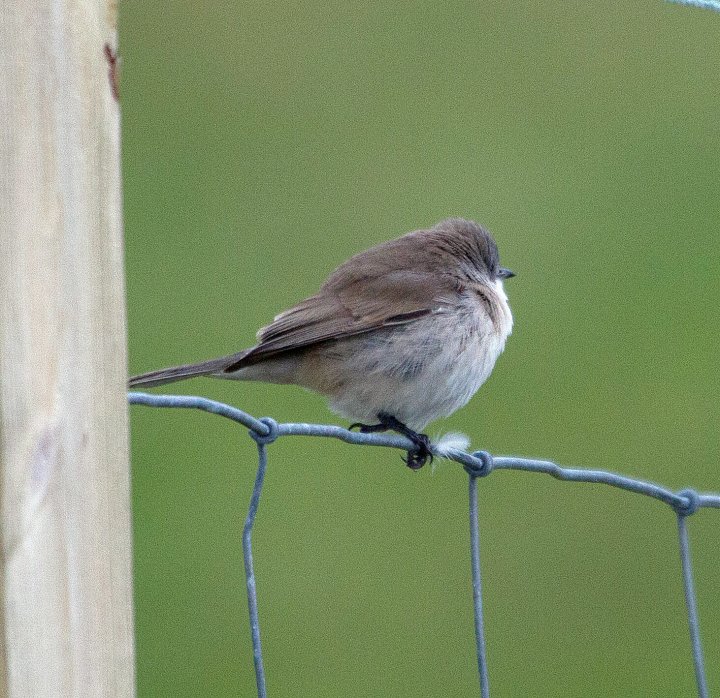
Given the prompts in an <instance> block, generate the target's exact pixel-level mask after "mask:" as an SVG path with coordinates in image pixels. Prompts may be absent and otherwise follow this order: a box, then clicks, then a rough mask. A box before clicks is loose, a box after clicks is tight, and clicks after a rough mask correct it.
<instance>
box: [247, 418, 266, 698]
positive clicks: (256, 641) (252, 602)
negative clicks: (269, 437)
mask: <svg viewBox="0 0 720 698" xmlns="http://www.w3.org/2000/svg"><path fill="white" fill-rule="evenodd" d="M251 433H253V434H254V433H255V432H251ZM259 438H262V437H259ZM256 441H257V448H258V469H257V475H256V476H255V485H254V486H253V491H252V495H251V497H250V506H249V507H248V513H247V518H246V519H245V525H244V526H243V536H242V542H243V558H244V561H245V586H246V587H247V597H248V611H249V613H250V634H251V636H252V644H253V662H254V663H255V681H256V683H257V692H258V698H266V696H267V689H266V688H265V667H264V665H263V657H262V645H261V644H260V619H259V618H258V605H257V585H256V584H255V568H254V567H253V554H252V529H253V525H254V524H255V517H256V516H257V510H258V505H259V504H260V494H261V493H262V487H263V483H264V482H265V470H266V469H267V444H266V443H264V442H262V441H259V440H258V439H256Z"/></svg>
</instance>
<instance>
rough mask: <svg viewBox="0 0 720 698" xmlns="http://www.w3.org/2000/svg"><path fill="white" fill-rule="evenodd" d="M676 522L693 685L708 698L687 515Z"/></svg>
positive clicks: (701, 696) (699, 694) (683, 515)
mask: <svg viewBox="0 0 720 698" xmlns="http://www.w3.org/2000/svg"><path fill="white" fill-rule="evenodd" d="M677 522H678V539H679V542H680V561H681V563H682V574H683V587H684V589H685V605H686V607H687V615H688V627H689V629H690V643H691V646H692V655H693V664H694V666H695V683H696V684H697V692H698V698H708V687H707V679H706V678H705V660H704V659H703V650H702V644H701V642H700V622H699V620H698V612H697V600H696V597H695V580H694V579H693V570H692V560H691V559H690V541H689V540H688V532H687V515H686V514H683V513H681V512H678V517H677Z"/></svg>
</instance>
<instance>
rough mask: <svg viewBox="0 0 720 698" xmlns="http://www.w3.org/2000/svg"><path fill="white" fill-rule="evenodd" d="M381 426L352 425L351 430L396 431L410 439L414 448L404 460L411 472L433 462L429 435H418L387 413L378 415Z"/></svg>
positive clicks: (368, 431)
mask: <svg viewBox="0 0 720 698" xmlns="http://www.w3.org/2000/svg"><path fill="white" fill-rule="evenodd" d="M378 420H379V424H359V423H357V424H351V425H350V429H355V428H357V429H359V430H360V432H361V433H362V434H372V433H375V432H379V431H389V430H390V429H392V431H396V432H397V433H398V434H402V435H403V436H405V437H407V438H408V439H410V441H412V442H413V446H414V448H412V449H410V450H409V451H408V455H407V458H403V461H404V463H405V465H407V467H408V468H410V469H411V470H419V469H420V468H422V467H423V465H425V463H427V461H428V459H430V462H431V463H432V461H433V454H432V451H431V450H430V438H429V437H428V436H427V434H418V432H416V431H413V430H412V429H410V427H408V426H406V425H405V424H403V423H402V422H401V421H400V420H399V419H397V418H396V417H393V416H392V415H391V414H387V413H386V412H380V413H379V414H378Z"/></svg>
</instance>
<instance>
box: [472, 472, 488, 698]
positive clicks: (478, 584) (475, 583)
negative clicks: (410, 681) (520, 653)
mask: <svg viewBox="0 0 720 698" xmlns="http://www.w3.org/2000/svg"><path fill="white" fill-rule="evenodd" d="M468 479H469V482H470V486H469V492H470V564H471V567H472V587H473V608H474V612H475V648H476V650H477V665H478V674H479V676H480V696H481V698H490V683H489V681H488V670H487V657H486V653H485V623H484V620H483V606H482V578H481V576H480V522H479V520H478V485H477V475H474V474H473V473H468Z"/></svg>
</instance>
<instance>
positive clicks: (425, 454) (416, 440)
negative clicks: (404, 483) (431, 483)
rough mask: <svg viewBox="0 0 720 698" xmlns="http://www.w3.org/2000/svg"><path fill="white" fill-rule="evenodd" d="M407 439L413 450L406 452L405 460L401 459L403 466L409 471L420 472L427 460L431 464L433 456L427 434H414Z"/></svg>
mask: <svg viewBox="0 0 720 698" xmlns="http://www.w3.org/2000/svg"><path fill="white" fill-rule="evenodd" d="M408 438H409V439H410V440H411V441H412V442H413V444H414V445H415V448H413V449H411V450H409V451H408V454H407V458H403V462H404V463H405V465H407V467H408V468H410V470H420V468H422V467H423V465H425V463H427V461H428V459H430V463H432V462H433V454H432V451H431V450H430V439H429V438H428V436H427V434H415V435H414V436H408Z"/></svg>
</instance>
